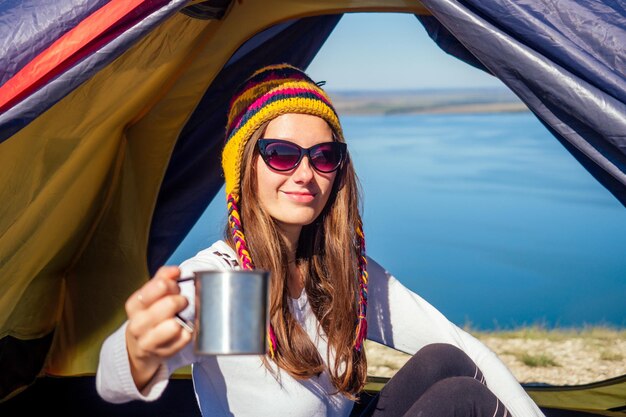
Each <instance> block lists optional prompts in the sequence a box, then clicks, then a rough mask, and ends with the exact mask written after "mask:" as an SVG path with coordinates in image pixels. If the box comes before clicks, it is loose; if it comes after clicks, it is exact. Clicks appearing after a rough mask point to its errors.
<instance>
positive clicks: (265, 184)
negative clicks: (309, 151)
mask: <svg viewBox="0 0 626 417" xmlns="http://www.w3.org/2000/svg"><path fill="white" fill-rule="evenodd" d="M263 138H265V139H283V140H287V141H289V142H293V143H295V144H297V145H299V146H301V147H302V148H309V147H311V146H313V145H317V144H318V143H323V142H332V141H333V132H332V130H331V128H330V126H329V125H328V123H326V121H324V119H321V118H319V117H317V116H312V115H308V114H295V113H288V114H283V115H281V116H278V117H277V118H275V119H274V120H272V121H271V122H270V123H269V124H268V125H267V128H266V130H265V133H264V135H263ZM255 163H256V172H257V187H258V189H257V193H258V201H259V203H260V204H261V205H262V207H263V208H264V209H265V210H266V211H267V213H268V214H269V215H270V216H272V218H273V219H274V220H275V221H276V222H277V224H278V226H279V227H281V229H283V230H285V231H286V230H288V229H291V230H294V231H297V232H299V231H300V229H301V228H302V226H305V225H308V224H311V223H312V222H313V221H314V220H315V219H316V218H317V216H319V214H320V213H321V212H322V210H323V209H324V206H325V205H326V202H327V201H328V197H329V196H330V193H331V190H332V188H333V182H334V181H335V176H336V175H337V171H335V172H330V173H323V172H318V171H316V170H315V169H314V168H313V167H312V166H311V163H310V161H309V158H307V157H306V156H304V157H303V158H302V160H301V161H300V164H299V165H298V166H297V167H296V168H294V169H293V170H291V171H286V172H280V171H276V170H274V169H272V168H270V167H269V166H267V165H266V163H265V161H263V158H261V157H260V156H258V157H257V158H256V162H255Z"/></svg>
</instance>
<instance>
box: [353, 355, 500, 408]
mask: <svg viewBox="0 0 626 417" xmlns="http://www.w3.org/2000/svg"><path fill="white" fill-rule="evenodd" d="M383 416H384V417H389V416H394V417H399V416H405V417H410V416H420V417H453V416H454V417H510V416H511V413H509V412H508V410H507V409H506V408H505V407H504V405H503V404H502V402H501V401H500V400H499V399H498V398H497V397H496V396H495V395H494V394H493V393H492V392H491V391H490V390H489V389H488V388H487V386H486V385H485V378H484V376H483V374H482V372H481V371H480V369H478V367H477V366H476V364H475V363H474V362H473V361H472V360H471V359H470V358H469V357H468V356H467V355H466V354H465V353H464V352H463V351H462V350H460V349H458V348H457V347H454V346H452V345H448V344H443V343H438V344H432V345H428V346H425V347H424V348H422V349H421V350H420V351H419V352H417V353H416V354H415V355H414V356H413V357H412V358H411V359H410V360H409V361H408V362H407V363H406V364H405V365H404V366H403V367H402V369H400V370H399V371H398V372H397V373H396V375H394V376H393V378H391V379H390V380H389V382H387V384H385V387H384V388H383V389H382V390H381V391H380V393H379V394H378V395H377V396H376V397H375V398H373V399H372V401H371V402H370V403H369V404H368V406H367V407H366V408H365V410H363V412H362V413H361V415H360V417H383Z"/></svg>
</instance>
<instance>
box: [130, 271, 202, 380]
mask: <svg viewBox="0 0 626 417" xmlns="http://www.w3.org/2000/svg"><path fill="white" fill-rule="evenodd" d="M179 277H180V270H179V269H178V267H175V266H163V267H161V268H159V270H158V271H157V273H156V274H155V276H154V277H153V278H152V279H151V280H150V281H148V282H147V283H146V284H145V285H144V286H142V287H141V288H140V289H138V290H137V291H135V292H134V293H133V294H132V295H131V296H130V297H129V298H128V300H127V301H126V305H125V308H126V315H127V316H128V326H127V327H126V348H127V350H128V358H129V361H130V370H131V374H132V376H133V381H134V382H135V385H136V386H137V389H139V390H140V391H141V390H142V389H143V388H144V387H145V386H146V385H147V384H148V382H149V381H150V379H152V377H153V376H154V374H155V373H156V372H157V370H158V369H159V367H160V366H161V364H162V363H163V362H164V361H165V359H167V358H168V357H170V356H172V355H174V354H175V353H176V352H178V351H180V350H181V349H182V348H183V347H185V345H186V344H187V343H189V341H190V340H191V333H190V332H188V331H187V330H184V329H183V328H182V327H181V326H180V325H179V324H178V322H177V321H176V319H175V316H176V314H177V313H179V312H180V311H182V310H184V309H185V307H187V304H188V302H187V299H186V298H185V297H184V296H182V295H180V288H179V287H178V284H177V282H176V280H177V279H178V278H179Z"/></svg>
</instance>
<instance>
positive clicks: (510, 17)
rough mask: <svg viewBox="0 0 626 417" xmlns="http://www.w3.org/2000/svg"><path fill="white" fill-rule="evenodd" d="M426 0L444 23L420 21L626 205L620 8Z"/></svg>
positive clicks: (625, 57) (624, 28)
mask: <svg viewBox="0 0 626 417" xmlns="http://www.w3.org/2000/svg"><path fill="white" fill-rule="evenodd" d="M423 4H424V6H425V7H427V8H428V9H429V10H430V11H431V13H432V14H433V16H434V18H435V19H436V20H437V21H438V22H439V24H440V25H441V26H443V27H444V28H445V30H443V29H438V28H437V23H436V22H434V21H432V20H430V19H429V20H428V21H424V20H423V18H420V20H421V21H422V23H423V24H424V26H425V27H426V29H427V31H428V32H429V33H430V34H431V37H433V39H434V40H435V41H436V42H437V43H438V44H439V45H440V46H441V47H442V49H444V50H445V51H447V52H449V53H451V54H453V55H455V56H457V57H458V58H460V59H462V60H464V61H466V62H468V63H470V64H472V65H474V66H477V67H479V68H480V66H479V65H475V63H474V62H472V61H473V59H476V60H478V61H479V62H480V63H481V64H482V66H484V67H485V68H486V69H487V70H488V71H489V72H490V73H492V74H494V75H495V76H497V77H498V78H500V79H501V80H502V81H503V82H504V83H505V84H506V85H507V86H508V87H509V88H510V89H511V90H512V91H513V92H515V93H516V94H517V95H518V96H519V97H520V98H521V99H522V100H523V101H524V102H525V103H526V104H527V105H528V107H529V108H530V109H531V110H532V111H533V112H534V113H535V114H536V115H537V117H538V118H539V119H540V120H541V121H542V122H543V123H544V124H545V125H546V126H547V127H548V129H549V130H550V131H551V132H552V133H553V134H554V135H555V136H556V138H557V139H558V140H559V141H560V142H561V143H562V144H563V145H564V146H565V148H566V149H567V150H568V151H569V152H570V153H571V154H572V155H573V156H574V157H575V158H576V159H577V160H578V161H579V162H580V163H581V164H582V165H583V166H584V167H585V168H586V169H587V170H588V171H589V172H590V173H591V174H592V175H593V176H594V177H595V178H596V179H597V180H598V181H599V182H600V183H601V184H602V185H604V186H605V187H606V188H607V189H608V190H609V191H610V192H611V193H613V195H615V197H616V198H617V199H618V200H619V201H620V202H621V203H622V204H624V205H625V206H626V104H625V103H626V79H625V74H626V54H625V53H624V52H625V48H626V47H625V46H624V45H626V11H625V9H624V6H623V5H619V4H605V3H601V2H597V1H590V0H582V1H581V0H576V1H574V0H569V1H560V2H558V3H550V4H547V3H545V2H540V1H537V0H527V1H521V2H516V3H515V4H512V3H511V2H509V1H505V0H466V1H463V2H457V1H454V0H423ZM435 34H436V36H435ZM448 34H449V35H448ZM450 36H452V37H454V38H455V39H456V41H454V40H452V39H450ZM455 42H456V45H455Z"/></svg>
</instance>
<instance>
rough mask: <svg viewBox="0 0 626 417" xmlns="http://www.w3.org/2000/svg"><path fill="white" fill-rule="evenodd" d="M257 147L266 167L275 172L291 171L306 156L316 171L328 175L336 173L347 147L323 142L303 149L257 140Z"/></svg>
mask: <svg viewBox="0 0 626 417" xmlns="http://www.w3.org/2000/svg"><path fill="white" fill-rule="evenodd" d="M257 146H258V149H259V153H260V154H261V157H262V158H263V160H264V161H265V163H266V164H267V166H269V167H270V168H272V169H273V170H276V171H291V170H292V169H294V168H295V167H297V166H298V164H300V161H302V157H303V156H304V155H306V156H308V157H309V162H310V163H311V166H312V167H313V168H314V169H315V170H316V171H319V172H323V173H329V172H333V171H336V170H337V168H339V167H340V166H341V163H342V162H343V161H344V160H345V159H346V156H347V155H348V151H347V148H348V147H347V146H346V144H345V143H341V142H323V143H318V144H317V145H313V146H311V147H310V148H306V149H305V148H302V147H300V146H298V145H296V144H295V143H293V142H289V141H286V140H281V139H259V140H258V142H257Z"/></svg>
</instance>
